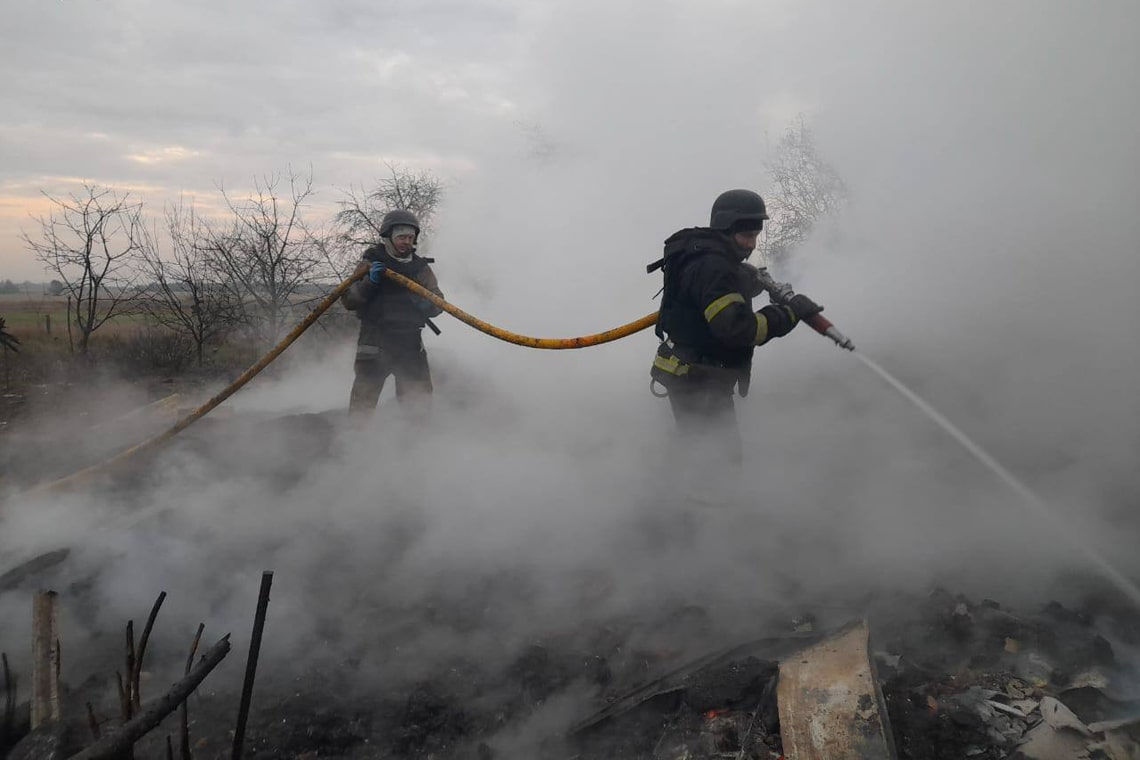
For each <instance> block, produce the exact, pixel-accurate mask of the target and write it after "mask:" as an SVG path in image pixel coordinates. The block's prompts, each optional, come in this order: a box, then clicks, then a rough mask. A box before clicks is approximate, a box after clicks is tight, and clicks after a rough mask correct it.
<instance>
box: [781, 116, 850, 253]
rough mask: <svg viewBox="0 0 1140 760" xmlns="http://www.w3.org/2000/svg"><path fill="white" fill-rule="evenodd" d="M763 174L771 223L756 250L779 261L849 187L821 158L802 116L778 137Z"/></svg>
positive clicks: (836, 206)
mask: <svg viewBox="0 0 1140 760" xmlns="http://www.w3.org/2000/svg"><path fill="white" fill-rule="evenodd" d="M767 170H768V174H769V175H770V176H771V178H772V183H773V186H774V192H773V193H772V194H771V196H770V197H767V198H766V200H767V201H768V215H769V216H770V217H771V219H770V220H769V222H768V224H767V225H766V231H767V232H766V234H765V236H764V238H763V239H762V240H761V244H760V251H761V254H762V255H763V256H764V257H765V259H766V260H767V261H769V262H779V261H780V260H782V259H785V258H787V256H789V255H790V254H791V252H792V251H793V250H795V248H796V247H797V246H799V245H801V244H802V243H803V242H804V241H805V240H806V239H807V238H808V236H809V235H810V234H811V232H812V230H813V229H814V228H815V225H816V223H817V222H818V221H819V220H820V219H822V218H823V217H825V216H828V215H829V214H833V213H835V212H836V211H838V210H839V209H840V208H841V207H842V206H843V204H844V203H845V202H846V200H847V186H846V185H845V184H844V182H843V180H842V179H841V178H840V176H839V175H838V174H837V173H836V171H835V169H834V168H832V166H831V165H830V164H828V163H827V162H826V161H824V160H823V158H822V157H821V156H820V155H819V151H818V150H817V149H816V145H815V138H814V136H813V135H812V132H811V129H810V128H809V127H808V125H807V121H806V119H805V118H804V116H803V115H802V114H801V115H800V116H799V117H798V118H797V119H796V122H795V123H794V124H793V125H792V126H790V127H788V129H787V131H786V132H785V133H784V136H783V137H782V138H781V139H780V142H779V144H778V145H777V146H776V157H775V159H774V160H773V161H771V162H770V163H768V164H767Z"/></svg>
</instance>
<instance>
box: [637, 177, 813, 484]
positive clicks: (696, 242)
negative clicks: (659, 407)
mask: <svg viewBox="0 0 1140 760" xmlns="http://www.w3.org/2000/svg"><path fill="white" fill-rule="evenodd" d="M767 218H768V213H767V210H766V208H765V206H764V199H763V198H761V197H760V196H759V195H758V194H756V193H754V192H752V191H751V190H729V191H727V192H724V193H721V195H720V196H719V197H717V199H716V201H715V202H714V203H713V205H712V214H711V218H710V220H709V226H708V227H690V228H687V229H683V230H680V231H678V232H675V233H673V234H672V235H671V236H670V237H669V238H668V239H667V240H666V241H665V251H664V257H663V258H661V259H660V260H658V261H657V262H654V263H653V264H650V265H649V267H648V269H649V271H650V272H653V271H655V270H657V269H662V270H663V272H664V275H665V287H664V290H663V291H662V296H661V308H660V313H659V317H658V323H657V337H658V338H660V339H661V344H660V345H659V346H658V349H657V355H656V357H655V358H654V360H653V367H652V369H651V371H650V375H651V377H652V378H653V382H654V384H660V385H661V386H663V387H664V388H665V392H666V394H667V396H668V398H669V403H670V405H671V406H672V410H673V417H674V419H675V420H676V424H677V429H678V431H679V432H680V434H681V438H682V439H684V442H685V443H686V445H688V444H690V443H691V444H694V445H696V444H698V443H700V444H702V445H704V446H705V447H706V448H710V447H711V449H712V451H711V452H710V453H711V455H712V456H715V457H716V458H718V459H721V460H725V461H726V463H728V464H732V465H739V464H740V463H741V460H742V450H741V440H740V430H739V426H738V424H737V421H736V410H735V407H734V402H733V395H734V391H739V393H740V395H741V396H742V397H743V396H745V395H747V393H748V384H749V378H750V376H751V369H752V354H753V352H754V351H755V349H756V347H757V346H762V345H764V344H765V343H767V342H768V341H770V340H772V339H773V338H781V337H783V336H785V335H787V334H788V333H789V332H791V331H792V329H793V328H794V327H795V326H796V325H797V324H799V323H800V322H801V321H803V320H804V319H808V318H810V317H812V316H813V315H815V314H818V313H819V312H821V311H822V310H823V308H822V307H821V306H819V305H818V304H816V303H814V302H813V301H812V300H811V299H809V298H808V297H807V296H804V295H795V296H794V297H792V298H791V299H790V300H789V301H788V302H787V304H786V305H783V304H780V305H777V304H769V305H767V306H764V307H763V308H761V309H759V310H754V309H753V307H752V299H753V298H754V297H756V296H757V295H759V294H760V292H761V288H760V285H759V280H758V278H757V270H756V269H755V268H754V267H752V266H751V265H749V264H747V263H746V262H745V259H747V258H748V256H749V255H750V254H751V253H752V251H753V250H754V249H755V248H756V239H757V236H758V235H759V234H760V231H761V229H762V228H763V226H764V221H765V220H766V219H767Z"/></svg>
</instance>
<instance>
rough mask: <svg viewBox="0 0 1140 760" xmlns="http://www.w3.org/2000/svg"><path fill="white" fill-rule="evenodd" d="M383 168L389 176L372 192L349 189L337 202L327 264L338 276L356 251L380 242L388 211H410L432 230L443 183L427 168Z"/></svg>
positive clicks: (353, 262)
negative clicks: (332, 244)
mask: <svg viewBox="0 0 1140 760" xmlns="http://www.w3.org/2000/svg"><path fill="white" fill-rule="evenodd" d="M385 166H386V167H387V168H388V175H387V176H386V177H381V178H379V179H377V180H376V184H375V186H374V187H373V188H372V189H371V190H365V189H364V188H363V187H361V188H359V189H354V188H349V189H348V190H346V191H345V193H344V198H343V199H342V200H340V201H339V204H340V211H339V212H337V215H336V217H335V220H334V221H335V224H336V235H335V237H334V238H333V242H334V243H335V248H334V249H332V250H330V255H329V262H330V264H331V265H332V267H333V269H334V270H335V271H336V272H337V273H338V274H340V275H341V276H345V275H346V274H347V272H348V271H349V270H351V269H352V268H353V267H354V266H355V265H356V259H357V258H359V257H358V256H355V255H354V254H355V253H356V248H358V247H359V246H369V245H375V244H376V243H378V242H379V241H380V222H381V220H382V219H383V218H384V215H385V214H387V213H388V212H389V211H392V210H394V209H403V210H405V211H411V212H412V213H413V214H415V215H416V216H417V217H419V220H420V224H421V225H422V227H423V228H424V229H425V230H431V229H432V221H433V219H434V218H435V213H436V211H438V210H439V204H440V203H441V202H442V201H443V194H444V191H445V189H446V188H445V186H444V183H443V180H442V179H440V178H439V177H437V176H436V175H435V174H433V173H431V172H430V171H428V170H427V169H421V170H419V171H412V170H411V169H408V168H406V167H404V166H402V165H400V164H397V163H392V162H389V163H386V164H385Z"/></svg>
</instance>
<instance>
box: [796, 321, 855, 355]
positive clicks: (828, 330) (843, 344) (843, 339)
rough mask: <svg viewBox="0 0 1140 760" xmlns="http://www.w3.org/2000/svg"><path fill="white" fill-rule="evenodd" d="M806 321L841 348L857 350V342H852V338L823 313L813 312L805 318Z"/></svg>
mask: <svg viewBox="0 0 1140 760" xmlns="http://www.w3.org/2000/svg"><path fill="white" fill-rule="evenodd" d="M804 322H807V323H808V324H809V325H811V327H812V329H813V330H815V331H816V332H817V333H819V334H820V335H822V336H824V337H826V338H831V339H832V340H833V341H835V344H836V345H837V346H839V347H840V348H845V349H847V350H848V351H854V350H855V344H854V343H852V342H851V339H850V338H848V337H847V336H846V335H844V334H843V333H841V332H839V330H838V328H836V327H835V325H833V324H831V322H829V321H828V320H827V318H826V317H824V316H823V315H822V314H813V315H811V316H810V317H808V318H807V319H805V320H804Z"/></svg>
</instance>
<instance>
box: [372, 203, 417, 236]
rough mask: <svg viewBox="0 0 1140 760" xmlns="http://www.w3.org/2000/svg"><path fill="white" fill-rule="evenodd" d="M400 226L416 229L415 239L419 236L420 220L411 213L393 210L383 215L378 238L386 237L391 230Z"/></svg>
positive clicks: (400, 209)
mask: <svg viewBox="0 0 1140 760" xmlns="http://www.w3.org/2000/svg"><path fill="white" fill-rule="evenodd" d="M401 224H406V225H408V226H409V227H415V228H416V237H417V238H418V237H419V236H420V220H419V219H417V218H416V215H415V214H413V213H412V212H411V211H406V210H404V209H402V208H398V209H393V210H392V211H389V212H388V213H387V214H385V215H384V218H383V219H381V220H380V237H388V235H389V233H391V232H392V228H393V227H396V226H398V225H401Z"/></svg>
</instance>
